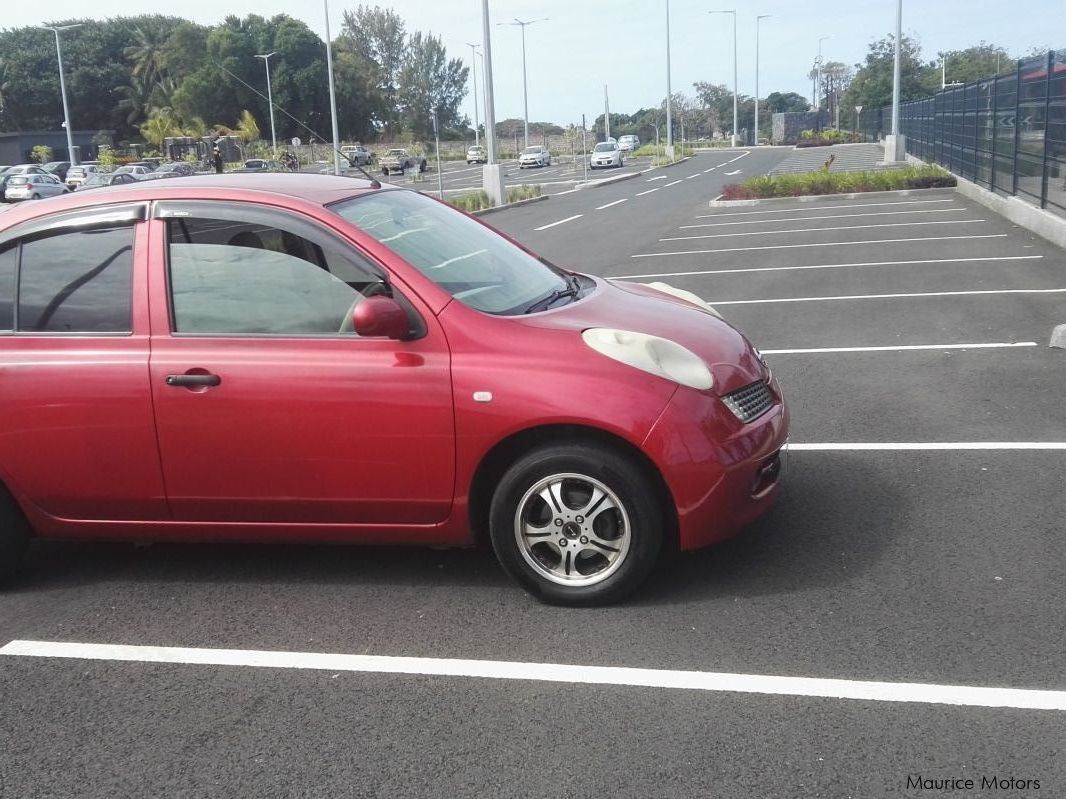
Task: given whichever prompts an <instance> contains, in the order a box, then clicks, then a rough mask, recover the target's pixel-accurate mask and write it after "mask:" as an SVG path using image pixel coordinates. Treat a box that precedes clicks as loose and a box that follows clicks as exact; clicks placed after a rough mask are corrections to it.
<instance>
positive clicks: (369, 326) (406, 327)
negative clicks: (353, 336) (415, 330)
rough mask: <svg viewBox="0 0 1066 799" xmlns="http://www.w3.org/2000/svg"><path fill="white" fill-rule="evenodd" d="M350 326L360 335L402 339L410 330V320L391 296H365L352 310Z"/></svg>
mask: <svg viewBox="0 0 1066 799" xmlns="http://www.w3.org/2000/svg"><path fill="white" fill-rule="evenodd" d="M352 327H353V329H354V330H355V332H356V333H357V334H359V335H360V336H370V337H374V336H384V337H386V338H393V339H404V338H407V336H408V335H409V334H410V332H411V321H410V320H409V319H408V318H407V311H405V310H404V309H403V308H402V307H401V306H400V303H398V302H396V300H394V299H393V298H392V297H385V296H377V297H367V298H366V299H365V300H363V301H362V302H360V303H358V304H357V305H356V306H355V308H354V309H353V310H352Z"/></svg>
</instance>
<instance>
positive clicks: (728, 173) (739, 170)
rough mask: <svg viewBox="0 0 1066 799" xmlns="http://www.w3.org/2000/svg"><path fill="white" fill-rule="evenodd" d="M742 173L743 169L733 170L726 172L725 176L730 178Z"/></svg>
mask: <svg viewBox="0 0 1066 799" xmlns="http://www.w3.org/2000/svg"><path fill="white" fill-rule="evenodd" d="M743 171H744V170H743V169H734V170H733V171H732V172H726V173H725V174H726V175H727V176H729V177H732V176H733V175H739V174H740V173H741V172H743Z"/></svg>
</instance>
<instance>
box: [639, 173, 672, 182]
mask: <svg viewBox="0 0 1066 799" xmlns="http://www.w3.org/2000/svg"><path fill="white" fill-rule="evenodd" d="M669 179H670V176H669V175H656V176H655V177H653V178H648V179H647V180H645V181H644V182H645V183H651V182H652V181H653V180H669Z"/></svg>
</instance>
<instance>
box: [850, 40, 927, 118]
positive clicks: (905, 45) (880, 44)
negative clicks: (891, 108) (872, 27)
mask: <svg viewBox="0 0 1066 799" xmlns="http://www.w3.org/2000/svg"><path fill="white" fill-rule="evenodd" d="M901 45H902V46H901V47H900V101H901V102H904V103H905V102H907V101H908V100H917V99H920V98H922V97H929V96H930V95H932V94H933V93H934V92H935V91H936V90H937V89H939V88H940V70H939V69H938V68H937V66H936V65H935V64H933V63H925V62H923V61H922V49H921V46H920V45H919V44H918V42H917V41H915V40H914V39H911V38H910V37H908V36H904V37H903V39H902V41H901ZM894 54H895V44H894V42H893V37H888V38H885V39H880V40H879V41H876V42H874V43H873V44H871V45H870V52H869V53H867V54H866V61H865V63H863V64H857V65H856V67H857V71H856V73H855V77H854V78H853V79H852V81H851V83H850V84H849V85H848V90H847V91H846V92H845V93H844V97H843V99H842V100H841V101H840V104H841V108H843V109H845V110H850V109H853V108H854V107H855V106H857V105H861V106H863V107H864V108H868V109H877V108H884V107H885V106H887V105H889V104H891V102H892V76H893V62H894Z"/></svg>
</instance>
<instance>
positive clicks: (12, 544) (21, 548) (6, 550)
mask: <svg viewBox="0 0 1066 799" xmlns="http://www.w3.org/2000/svg"><path fill="white" fill-rule="evenodd" d="M29 540H30V528H29V525H28V524H26V519H25V518H24V517H23V515H22V511H21V510H20V509H19V506H18V505H17V504H16V503H15V500H14V498H13V497H12V496H11V495H10V494H9V493H8V492H7V491H6V490H5V489H4V488H3V487H2V486H0V584H2V583H3V582H5V581H6V580H8V579H9V578H10V577H11V576H12V575H13V574H14V573H15V570H16V569H17V568H18V566H19V564H20V563H21V562H22V556H23V554H24V553H25V551H26V544H27V543H28V542H29Z"/></svg>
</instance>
